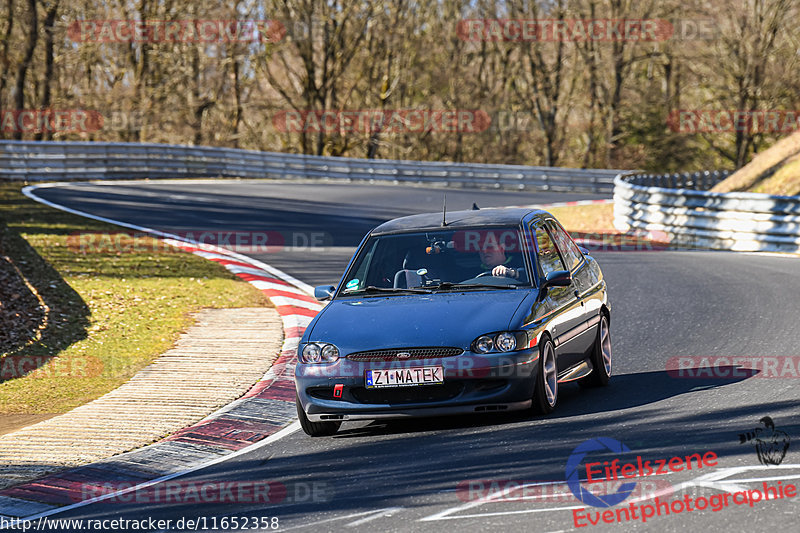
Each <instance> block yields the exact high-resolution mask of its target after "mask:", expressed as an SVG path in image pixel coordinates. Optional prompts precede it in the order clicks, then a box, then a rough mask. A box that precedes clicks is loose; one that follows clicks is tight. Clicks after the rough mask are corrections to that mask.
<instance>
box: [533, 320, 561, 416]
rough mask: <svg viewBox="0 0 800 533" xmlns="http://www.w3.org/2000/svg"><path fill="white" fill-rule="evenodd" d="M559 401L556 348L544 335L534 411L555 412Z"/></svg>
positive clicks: (540, 351)
mask: <svg viewBox="0 0 800 533" xmlns="http://www.w3.org/2000/svg"><path fill="white" fill-rule="evenodd" d="M557 403H558V367H557V365H556V350H555V347H554V346H553V341H552V340H550V337H548V336H546V335H545V336H544V337H543V338H542V340H541V342H540V343H539V371H538V372H537V373H536V386H535V387H534V393H533V405H532V407H533V411H534V412H536V413H539V414H543V415H546V414H549V413H552V412H553V409H555V408H556V404H557Z"/></svg>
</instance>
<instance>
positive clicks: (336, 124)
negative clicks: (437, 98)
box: [272, 109, 492, 133]
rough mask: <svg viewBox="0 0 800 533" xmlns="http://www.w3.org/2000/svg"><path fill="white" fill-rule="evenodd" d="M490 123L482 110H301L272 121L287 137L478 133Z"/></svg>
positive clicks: (279, 113)
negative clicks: (319, 134) (292, 134)
mask: <svg viewBox="0 0 800 533" xmlns="http://www.w3.org/2000/svg"><path fill="white" fill-rule="evenodd" d="M491 122H492V119H491V117H489V114H488V113H487V112H486V111H482V110H480V109H355V110H301V111H279V112H278V113H276V114H275V115H274V116H273V117H272V124H273V126H274V127H275V129H276V130H278V131H280V132H284V133H306V132H313V133H320V132H321V133H337V132H338V133H378V132H385V133H428V132H432V133H437V132H447V133H479V132H482V131H486V130H487V129H488V128H489V125H490V124H491Z"/></svg>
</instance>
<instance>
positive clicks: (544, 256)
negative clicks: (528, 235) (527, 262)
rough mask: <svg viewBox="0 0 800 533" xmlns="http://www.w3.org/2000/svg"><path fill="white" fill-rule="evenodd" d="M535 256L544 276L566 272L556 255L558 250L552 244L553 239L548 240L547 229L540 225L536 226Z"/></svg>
mask: <svg viewBox="0 0 800 533" xmlns="http://www.w3.org/2000/svg"><path fill="white" fill-rule="evenodd" d="M536 255H537V257H538V259H539V261H538V262H539V267H540V268H541V269H542V274H543V275H544V276H547V275H548V274H549V273H551V272H557V271H559V270H566V268H564V262H563V261H562V260H561V257H560V256H559V255H558V249H557V248H556V245H555V244H554V243H553V239H551V238H550V234H549V233H548V231H547V229H546V228H545V227H544V226H541V225H540V226H536Z"/></svg>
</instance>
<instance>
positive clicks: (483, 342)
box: [475, 335, 494, 353]
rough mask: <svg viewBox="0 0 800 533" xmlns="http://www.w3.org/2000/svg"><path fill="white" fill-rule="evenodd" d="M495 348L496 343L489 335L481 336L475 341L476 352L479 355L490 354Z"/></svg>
mask: <svg viewBox="0 0 800 533" xmlns="http://www.w3.org/2000/svg"><path fill="white" fill-rule="evenodd" d="M493 348H494V341H493V340H492V338H491V337H490V336H488V335H481V336H480V337H478V338H477V340H476V341H475V351H476V352H478V353H489V352H491V351H492V349H493Z"/></svg>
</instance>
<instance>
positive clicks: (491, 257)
mask: <svg viewBox="0 0 800 533" xmlns="http://www.w3.org/2000/svg"><path fill="white" fill-rule="evenodd" d="M478 253H479V254H480V257H481V268H482V269H483V270H484V271H490V272H491V273H492V276H496V277H506V278H514V279H519V278H520V272H522V273H523V274H524V271H523V269H516V268H511V267H509V266H508V265H509V264H510V263H511V261H512V259H513V258H512V257H506V250H505V247H504V246H503V245H502V244H497V243H494V242H487V243H486V244H485V245H484V246H483V248H481V249H480V251H479V252H478Z"/></svg>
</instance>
